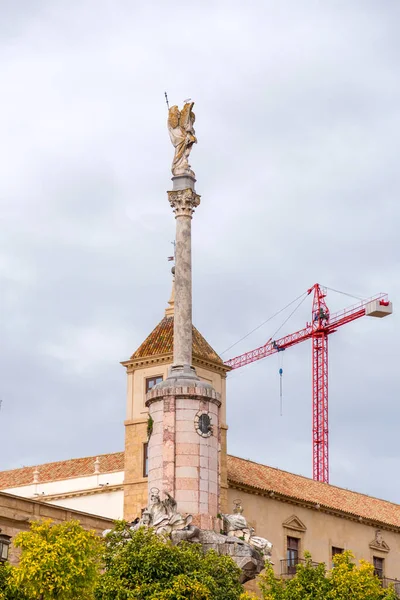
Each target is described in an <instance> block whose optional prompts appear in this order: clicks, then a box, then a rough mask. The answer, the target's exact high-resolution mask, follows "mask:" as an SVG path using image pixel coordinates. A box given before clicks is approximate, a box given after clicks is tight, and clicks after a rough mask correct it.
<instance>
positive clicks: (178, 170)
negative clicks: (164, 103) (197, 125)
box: [168, 102, 197, 177]
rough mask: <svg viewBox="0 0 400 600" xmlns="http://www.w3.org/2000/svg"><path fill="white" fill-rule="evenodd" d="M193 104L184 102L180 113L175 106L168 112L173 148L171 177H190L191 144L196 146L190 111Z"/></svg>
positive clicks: (192, 117) (193, 118) (191, 112)
mask: <svg viewBox="0 0 400 600" xmlns="http://www.w3.org/2000/svg"><path fill="white" fill-rule="evenodd" d="M193 105H194V102H186V104H185V106H184V107H183V108H182V110H181V111H180V110H179V108H178V107H177V106H171V108H170V109H169V111H168V131H169V136H170V138H171V142H172V145H173V147H174V148H175V155H174V160H173V161H172V175H174V176H177V175H191V176H192V177H194V172H193V171H192V169H191V168H190V165H189V162H188V159H189V154H190V151H191V149H192V146H193V144H197V139H196V136H195V131H194V129H193V125H194V121H195V115H194V112H193V111H192V108H193Z"/></svg>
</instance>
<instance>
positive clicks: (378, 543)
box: [369, 529, 390, 552]
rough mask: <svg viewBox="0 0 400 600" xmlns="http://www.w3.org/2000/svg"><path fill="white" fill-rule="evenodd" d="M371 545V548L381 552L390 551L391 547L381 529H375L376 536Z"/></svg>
mask: <svg viewBox="0 0 400 600" xmlns="http://www.w3.org/2000/svg"><path fill="white" fill-rule="evenodd" d="M369 547H370V548H371V550H378V551H379V552H389V551H390V548H389V546H388V545H387V543H386V542H385V540H384V539H383V537H382V532H381V530H380V529H377V530H376V531H375V538H374V539H373V540H372V542H371V543H370V545H369Z"/></svg>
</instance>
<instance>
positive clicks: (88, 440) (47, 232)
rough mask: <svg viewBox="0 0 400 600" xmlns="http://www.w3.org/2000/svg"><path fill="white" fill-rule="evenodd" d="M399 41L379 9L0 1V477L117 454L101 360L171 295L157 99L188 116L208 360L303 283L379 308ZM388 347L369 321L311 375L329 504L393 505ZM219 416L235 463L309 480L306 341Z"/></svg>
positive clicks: (105, 365)
mask: <svg viewBox="0 0 400 600" xmlns="http://www.w3.org/2000/svg"><path fill="white" fill-rule="evenodd" d="M399 19H400V3H399V2H398V0H381V1H379V2H377V1H376V0H359V1H358V0H351V1H349V0H324V1H322V0H290V1H289V0H280V1H279V2H274V1H272V0H260V1H251V0H250V1H249V0H248V1H247V2H243V1H242V2H238V1H234V0H227V1H221V0H220V1H213V2H211V1H208V0H202V1H201V2H200V0H199V1H197V2H190V1H189V2H188V1H185V2H176V1H171V2H164V1H162V0H152V1H151V2H135V1H134V0H125V1H124V0H109V1H107V0H69V1H68V2H65V1H64V0H35V1H32V0H25V1H24V0H19V1H18V2H13V1H12V0H3V2H1V5H0V56H1V59H0V75H1V109H0V132H1V133H0V202H1V214H0V216H1V229H0V286H1V287H0V292H1V297H0V302H1V313H0V315H1V317H0V320H1V323H0V345H1V355H0V368H1V372H0V398H1V399H2V406H1V411H0V425H1V429H0V431H1V446H2V450H1V464H0V468H1V469H9V468H14V467H20V466H23V465H32V464H40V463H42V462H48V461H54V460H61V459H67V458H72V457H80V456H86V455H96V454H100V453H106V452H114V451H120V450H122V449H123V446H124V427H123V421H124V416H125V387H126V376H125V370H124V368H123V367H122V366H121V365H120V364H119V361H121V360H125V359H127V358H128V357H129V356H130V355H131V354H132V352H133V351H134V350H135V349H136V348H137V347H138V346H139V345H140V343H141V342H142V341H143V340H144V338H145V337H146V336H147V335H148V334H149V333H150V331H151V330H152V329H153V327H154V326H155V325H156V324H157V323H158V321H159V320H160V319H161V318H162V317H163V314H164V308H165V306H166V302H167V300H168V297H169V293H170V280H171V276H170V266H171V263H168V262H167V260H166V259H167V256H168V255H170V254H171V253H172V247H171V241H172V240H173V238H174V227H175V222H174V218H173V214H172V212H171V209H170V207H169V204H168V200H167V194H166V191H167V190H168V189H170V188H171V182H170V177H171V173H170V164H171V160H172V155H173V150H172V146H171V145H170V141H169V138H168V133H167V129H166V117H167V109H166V105H165V102H164V91H165V90H167V92H168V95H169V98H170V103H171V104H175V103H177V104H181V103H182V101H183V100H184V99H186V98H188V97H191V98H192V99H193V100H194V101H195V102H196V105H195V112H196V133H197V136H198V145H197V146H196V147H195V148H194V150H193V152H192V154H191V164H192V167H193V168H194V170H195V172H196V176H197V191H198V193H200V194H201V205H200V207H199V208H198V210H197V211H196V214H195V217H194V220H193V263H194V282H193V288H194V323H195V325H196V326H197V328H198V329H199V330H200V331H201V332H202V334H203V335H204V336H205V337H206V339H207V340H208V341H209V342H210V343H211V345H212V346H213V347H214V348H215V349H216V350H217V351H218V352H220V353H221V352H223V351H224V350H225V349H226V348H228V347H229V346H231V345H232V344H234V343H235V342H236V341H237V340H238V339H240V338H241V337H242V336H244V335H245V334H246V333H248V332H249V331H250V330H252V329H253V328H254V327H256V326H257V325H258V324H260V323H261V322H262V321H265V320H266V319H268V318H269V317H270V316H271V315H273V314H274V313H275V312H276V311H278V310H279V309H281V308H282V307H283V306H285V305H286V304H288V302H290V301H291V300H293V299H294V298H296V297H297V296H298V295H299V294H301V293H302V292H304V291H305V290H306V289H307V288H309V287H310V286H311V285H312V284H314V283H315V282H319V283H321V284H323V285H326V286H329V287H331V288H334V289H338V290H342V291H344V292H347V293H350V294H354V295H356V296H360V297H368V296H370V295H373V294H375V293H378V292H381V291H385V292H388V293H389V294H390V299H391V300H392V301H393V303H394V307H395V310H396V309H397V307H398V306H399V295H400V280H399V261H400V248H399V243H398V241H397V239H398V231H399V224H400V221H399V219H400V207H399V188H400V176H399V166H398V164H399V154H400V147H399V146H400V144H399V135H400V108H399V106H400V77H399V62H400V56H399V50H400V41H399V36H398V27H399ZM327 301H328V304H329V306H330V307H331V309H332V310H338V309H340V308H342V307H345V306H348V305H350V304H352V303H353V302H356V300H354V299H352V298H350V297H347V296H343V295H339V294H337V293H334V292H331V291H329V293H328V297H327ZM288 312H290V311H288ZM288 312H287V313H283V314H281V315H280V316H279V317H278V318H277V319H275V320H274V321H272V322H269V323H268V324H267V325H265V326H264V327H262V328H260V329H259V330H257V332H255V333H254V334H253V335H251V336H249V337H248V338H247V339H246V340H244V341H243V342H241V343H240V344H238V345H236V346H235V347H234V348H232V349H231V350H229V351H228V352H226V353H224V354H223V357H224V359H228V358H231V357H232V356H235V355H237V354H239V353H241V352H244V351H246V350H250V349H251V348H253V347H256V346H258V345H261V344H263V343H264V342H266V341H267V340H268V339H269V337H270V336H271V335H272V334H273V333H274V331H275V330H276V329H277V328H278V327H279V326H280V325H281V324H282V322H283V321H284V320H285V318H286V316H288ZM310 315H311V298H308V299H307V300H306V301H305V302H304V303H303V305H302V306H301V308H300V309H299V311H298V312H297V313H296V314H295V315H294V316H293V317H292V318H291V319H290V321H288V323H287V324H286V325H285V326H284V327H283V328H282V329H281V331H280V333H279V335H283V334H285V333H290V332H292V331H295V330H296V329H300V328H302V327H304V325H305V322H306V321H307V320H310ZM399 334H400V331H399V318H398V316H397V314H396V312H395V313H394V314H393V315H392V316H391V317H389V318H387V319H383V320H379V319H372V318H367V317H364V318H362V319H359V320H358V321H356V322H354V323H351V324H348V325H346V326H345V327H343V328H341V329H340V330H338V332H337V333H335V334H334V335H333V336H331V338H330V358H329V366H330V382H329V384H330V397H329V401H330V439H331V444H330V472H331V483H333V484H336V485H339V486H343V487H348V488H351V489H354V490H357V491H361V492H364V493H368V494H371V495H375V496H378V497H383V498H386V499H389V500H392V501H395V502H398V503H400V478H399V476H398V473H399V454H400V451H399V442H398V439H399V423H400V402H399V391H400V370H399V350H398V337H399ZM280 366H282V367H283V370H284V373H283V405H284V406H283V416H280V409H279V374H278V370H279V368H280ZM227 402H228V422H229V438H228V444H229V452H230V453H232V454H235V455H237V456H242V457H245V458H250V459H253V460H255V461H258V462H262V463H265V464H269V465H272V466H276V467H279V468H282V469H285V470H289V471H293V472H295V473H300V474H304V475H307V476H311V473H312V470H311V345H310V343H309V342H306V343H303V344H300V345H298V346H296V347H294V348H292V349H290V350H288V351H286V352H285V353H284V355H283V354H281V355H280V356H279V357H278V356H277V355H275V356H272V357H270V358H268V359H266V360H264V361H261V362H258V363H255V364H252V365H250V366H248V367H246V368H243V369H241V370H238V371H236V372H234V373H232V374H231V375H229V383H228V399H227Z"/></svg>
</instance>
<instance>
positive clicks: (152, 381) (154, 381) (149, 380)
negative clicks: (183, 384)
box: [146, 375, 163, 394]
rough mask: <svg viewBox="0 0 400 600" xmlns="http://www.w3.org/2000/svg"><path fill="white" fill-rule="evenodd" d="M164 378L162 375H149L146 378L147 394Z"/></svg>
mask: <svg viewBox="0 0 400 600" xmlns="http://www.w3.org/2000/svg"><path fill="white" fill-rule="evenodd" d="M162 380H163V378H162V375H158V376H157V377H148V378H147V379H146V394H147V392H149V391H150V390H151V389H152V388H153V387H154V386H155V385H157V383H161V382H162Z"/></svg>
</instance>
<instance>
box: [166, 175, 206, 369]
mask: <svg viewBox="0 0 400 600" xmlns="http://www.w3.org/2000/svg"><path fill="white" fill-rule="evenodd" d="M180 180H183V181H180ZM188 183H190V184H191V187H186V188H184V189H179V187H180V185H187V184H188ZM176 188H178V189H176ZM168 200H169V203H170V205H171V207H172V209H173V211H174V213H175V219H176V240H175V242H176V247H175V314H174V359H173V370H174V371H177V370H185V371H186V372H187V371H188V370H189V369H190V368H191V366H192V232H191V225H192V215H193V213H194V210H195V208H196V207H197V206H198V205H199V204H200V196H199V195H198V194H196V192H195V191H194V180H193V179H192V178H189V177H175V178H174V190H173V191H171V192H168Z"/></svg>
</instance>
